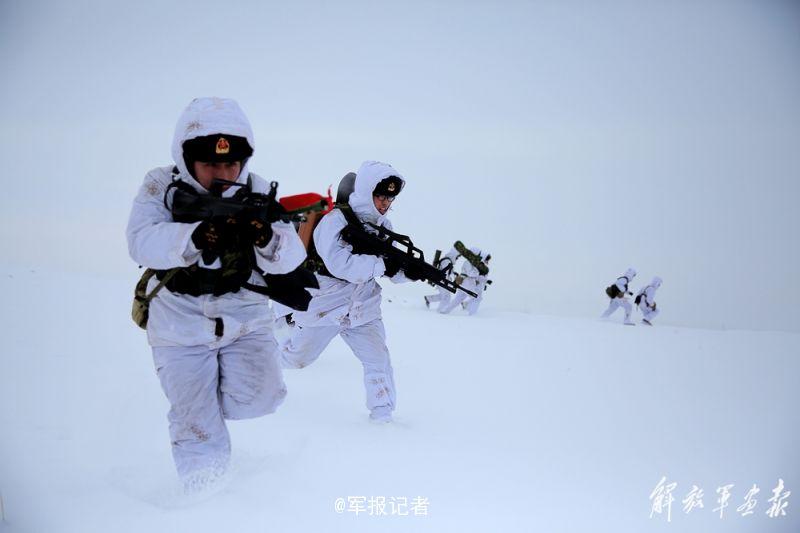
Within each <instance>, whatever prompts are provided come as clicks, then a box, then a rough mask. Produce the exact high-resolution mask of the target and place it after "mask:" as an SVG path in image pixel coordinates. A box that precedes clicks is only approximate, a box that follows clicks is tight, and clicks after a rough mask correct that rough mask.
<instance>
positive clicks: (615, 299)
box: [600, 268, 636, 326]
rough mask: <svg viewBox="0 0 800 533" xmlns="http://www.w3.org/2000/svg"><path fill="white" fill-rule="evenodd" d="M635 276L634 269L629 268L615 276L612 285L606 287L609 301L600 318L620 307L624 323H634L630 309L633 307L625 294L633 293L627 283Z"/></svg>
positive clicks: (609, 314) (630, 324) (607, 315)
mask: <svg viewBox="0 0 800 533" xmlns="http://www.w3.org/2000/svg"><path fill="white" fill-rule="evenodd" d="M635 276H636V270H634V269H632V268H629V269H628V270H626V271H625V273H624V274H623V275H621V276H620V277H618V278H617V281H615V282H614V284H613V285H609V286H608V287H606V294H607V295H608V297H609V299H610V301H609V302H608V309H606V310H605V312H604V313H603V314H602V315H601V316H600V318H608V317H609V316H611V314H612V313H613V312H614V311H616V310H617V309H618V308H620V307H622V308H623V309H624V310H625V325H627V326H633V325H634V323H633V322H631V311H633V307H632V306H631V303H630V302H629V301H628V298H627V296H628V295H633V293H632V292H631V291H630V290H629V289H628V285H629V284H630V282H631V281H632V280H633V278H634V277H635Z"/></svg>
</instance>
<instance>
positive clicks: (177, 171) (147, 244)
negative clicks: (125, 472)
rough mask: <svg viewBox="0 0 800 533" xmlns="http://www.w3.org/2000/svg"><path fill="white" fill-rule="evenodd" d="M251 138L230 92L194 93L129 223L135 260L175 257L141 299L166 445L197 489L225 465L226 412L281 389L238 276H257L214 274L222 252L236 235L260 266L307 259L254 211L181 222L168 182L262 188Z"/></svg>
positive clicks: (265, 319) (256, 405)
mask: <svg viewBox="0 0 800 533" xmlns="http://www.w3.org/2000/svg"><path fill="white" fill-rule="evenodd" d="M254 146H255V145H254V142H253V132H252V130H251V127H250V124H249V122H248V120H247V118H246V117H245V115H244V113H243V112H242V110H241V109H240V108H239V106H238V104H237V103H236V102H235V101H233V100H227V99H220V98H198V99H195V100H193V101H192V102H191V103H190V104H189V106H188V107H187V108H186V110H185V111H184V112H183V114H182V115H181V117H180V119H179V120H178V123H177V126H176V128H175V135H174V139H173V143H172V156H173V160H174V163H175V164H174V165H170V166H165V167H161V168H156V169H153V170H151V171H150V172H148V173H147V175H146V176H145V178H144V183H143V184H142V186H141V188H140V189H139V193H138V195H137V196H136V199H135V200H134V203H133V209H132V210H131V213H130V219H129V221H128V228H127V238H128V249H129V252H130V255H131V257H132V258H133V260H134V261H136V262H137V263H138V264H140V265H143V266H145V267H149V268H151V269H156V270H157V272H158V274H157V276H156V277H158V279H162V278H164V276H165V273H166V272H167V271H168V270H171V269H173V268H176V267H180V269H179V270H177V271H176V272H177V273H176V274H175V275H174V277H172V278H170V279H169V281H168V282H167V283H166V285H165V286H164V288H163V289H162V290H160V291H159V292H158V293H157V296H156V297H155V298H154V299H153V300H152V301H151V303H150V309H149V319H148V322H147V339H148V342H149V344H150V346H151V347H152V351H153V358H154V361H155V367H156V371H157V373H158V377H159V380H160V381H161V386H162V388H163V390H164V393H165V394H166V396H167V399H168V400H169V402H170V405H171V409H170V411H169V415H168V419H169V433H170V437H171V442H172V454H173V458H174V460H175V465H176V467H177V470H178V474H179V475H180V477H181V479H182V480H183V482H184V487H185V488H186V490H187V491H194V490H200V489H203V488H204V487H205V486H206V485H207V484H209V483H213V482H214V481H217V480H218V479H219V477H220V476H221V475H222V474H223V473H224V472H225V469H226V468H227V465H228V461H229V457H230V439H229V436H228V430H227V427H226V425H225V420H226V419H227V420H238V419H245V418H254V417H258V416H262V415H265V414H268V413H272V412H273V411H275V409H276V408H277V407H278V406H279V405H280V404H281V402H282V401H283V399H284V397H285V396H286V387H285V385H284V382H283V376H282V373H281V369H280V365H279V361H278V347H277V343H276V341H275V338H274V336H273V333H272V330H271V324H272V314H271V311H270V310H269V307H268V305H267V299H266V298H265V296H263V295H261V294H257V293H256V292H251V291H250V290H246V289H245V288H240V285H243V284H244V283H246V282H249V283H251V284H254V285H263V280H262V279H261V277H260V275H259V274H258V273H256V272H254V271H253V270H252V269H253V266H252V265H253V264H252V262H246V263H244V266H241V267H239V268H238V269H237V270H236V276H235V278H236V279H233V280H232V281H223V280H222V276H221V266H222V263H221V261H220V257H223V252H225V253H229V252H230V250H233V249H234V248H232V246H234V243H235V246H236V248H235V249H236V250H237V253H239V254H242V255H244V254H248V256H250V257H252V258H254V259H251V260H250V261H253V260H254V261H255V263H256V264H257V267H258V268H260V269H261V270H262V271H264V272H266V273H270V274H285V273H288V272H291V271H293V270H294V269H295V268H297V267H298V266H299V265H300V264H301V263H302V261H303V260H304V258H305V249H304V247H303V244H302V242H301V241H300V239H299V238H298V236H297V233H296V232H295V230H294V228H293V227H292V226H291V225H290V224H288V223H284V222H273V223H269V222H267V221H264V220H259V219H257V218H255V217H251V219H248V220H240V221H235V220H229V221H227V222H222V221H216V220H212V221H201V222H195V223H179V222H175V221H174V220H173V217H172V213H171V211H170V209H168V207H167V205H170V201H171V197H172V196H173V195H174V188H175V185H180V186H181V187H184V188H185V187H190V188H191V189H193V190H194V191H196V192H197V193H200V194H208V193H209V190H211V189H212V184H213V183H214V181H215V180H225V181H230V182H236V183H239V184H244V185H246V186H249V187H250V188H251V190H252V191H254V192H259V193H266V192H267V188H268V186H267V183H266V182H265V181H264V180H263V179H261V178H260V177H258V176H256V175H255V174H250V173H249V172H248V164H247V163H248V160H249V158H250V156H251V154H252V153H253V148H254ZM173 183H174V185H172V187H170V186H171V184H173ZM217 187H218V186H217ZM239 188H240V187H233V186H227V185H224V186H222V187H218V188H217V192H218V193H219V194H221V196H223V197H230V196H233V195H234V194H235V192H236V190H237V189H239ZM251 252H252V253H251ZM156 277H154V278H152V279H150V283H149V286H148V293H149V292H151V291H152V290H153V287H154V286H155V285H156V284H157V283H158V282H157V279H156ZM226 279H227V278H226Z"/></svg>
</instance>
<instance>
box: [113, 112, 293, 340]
mask: <svg viewBox="0 0 800 533" xmlns="http://www.w3.org/2000/svg"><path fill="white" fill-rule="evenodd" d="M215 133H228V134H230V135H237V136H241V137H246V138H247V141H248V143H250V145H251V146H252V147H254V144H253V133H252V130H251V128H250V124H249V123H248V121H247V118H246V117H245V115H244V113H243V112H242V111H241V109H240V108H239V106H238V105H237V104H236V102H234V101H232V100H223V99H219V98H199V99H195V100H194V101H192V103H191V104H189V107H187V109H186V110H185V111H184V113H183V115H182V116H181V118H180V119H179V120H178V124H177V127H176V129H175V136H174V139H173V145H172V156H173V159H174V161H175V165H174V167H173V166H166V167H160V168H156V169H153V170H151V171H150V172H148V173H147V175H146V176H145V178H144V183H143V184H142V186H141V188H140V189H139V193H138V194H137V196H136V199H135V200H134V202H133V208H132V209H131V213H130V218H129V219H128V228H127V238H128V251H129V253H130V256H131V258H133V260H134V261H136V262H137V263H138V264H140V265H142V266H144V267H148V268H154V269H159V270H167V269H171V268H174V267H188V266H191V265H193V264H195V263H198V264H199V266H201V267H202V268H209V269H217V268H220V266H221V265H220V262H219V260H218V259H216V260H214V262H213V263H211V264H205V263H204V262H203V259H202V258H201V252H200V250H198V249H197V248H196V247H195V246H194V243H193V242H192V239H191V236H192V232H193V231H194V230H195V228H196V227H197V226H198V225H199V224H200V223H199V222H195V223H191V224H185V223H177V222H173V221H172V214H171V213H170V211H169V210H168V209H167V207H166V206H165V205H164V193H165V191H166V189H167V187H168V185H169V184H170V183H171V182H172V180H173V179H179V180H182V181H184V182H186V183H188V184H189V185H191V186H192V187H194V188H195V189H196V190H198V191H199V192H206V191H205V189H204V188H203V187H202V186H201V185H200V184H199V183H198V182H197V181H195V180H194V178H192V176H191V175H190V174H189V172H188V170H187V169H186V164H185V163H184V160H183V148H182V145H183V143H184V142H185V141H186V140H189V139H193V138H195V137H201V136H205V135H212V134H215ZM247 167H248V165H247V164H245V165H244V166H243V167H242V171H241V173H240V174H239V178H238V180H237V181H238V182H240V183H246V182H247V177H248V174H249V173H248V169H247ZM173 168H176V169H177V173H176V174H174V173H173ZM251 176H252V178H251V180H252V188H253V191H254V192H260V193H266V192H267V190H268V186H267V183H266V182H265V181H264V180H263V179H262V178H260V177H258V176H256V175H255V174H252V175H251ZM235 192H236V187H231V188H229V189H228V190H227V191H225V192H224V193H223V196H226V197H227V196H231V195H233V194H235ZM170 196H171V194H170ZM167 204H169V199H168V201H167ZM272 231H273V237H272V239H271V240H270V242H269V243H268V244H267V245H266V246H265V247H264V248H255V257H256V262H257V264H258V266H259V267H260V268H261V269H262V270H264V271H265V272H267V273H271V274H285V273H287V272H291V271H292V270H294V269H295V268H297V267H298V266H299V265H300V264H301V263H302V262H303V260H304V259H305V249H304V247H303V244H302V242H301V241H300V238H299V237H298V236H297V233H296V231H295V230H294V228H293V227H292V225H291V224H288V223H283V222H276V223H273V224H272ZM250 282H251V283H254V284H259V285H263V281H262V280H261V279H260V275H259V274H257V273H255V272H254V273H253V275H252V276H251V278H250ZM157 283H158V281H157V280H156V279H155V277H154V278H152V279H151V280H150V284H149V287H148V293H149V291H151V290H152V289H153V287H154V286H155V285H156V284H157ZM267 301H268V300H267V298H266V297H265V296H262V295H260V294H256V293H254V292H252V291H248V290H246V289H240V290H239V291H238V292H236V293H228V294H224V295H222V296H213V295H210V294H208V295H201V296H189V295H185V294H174V293H172V292H170V291H169V290H167V289H166V288H163V289H161V291H160V292H159V293H158V295H157V296H156V297H155V298H154V299H153V300H152V301H151V303H150V315H149V320H148V324H147V338H148V341H149V343H150V345H151V346H196V345H207V346H209V347H211V348H214V347H217V346H221V345H224V344H227V343H229V342H231V341H232V340H234V339H236V338H238V337H239V336H242V335H244V334H246V333H248V332H251V331H254V330H257V329H261V328H265V327H271V325H272V312H271V311H270V309H269V307H268V305H267ZM216 318H221V319H222V322H223V325H224V333H223V336H222V337H217V336H216V335H215V330H216V321H215V319H216Z"/></svg>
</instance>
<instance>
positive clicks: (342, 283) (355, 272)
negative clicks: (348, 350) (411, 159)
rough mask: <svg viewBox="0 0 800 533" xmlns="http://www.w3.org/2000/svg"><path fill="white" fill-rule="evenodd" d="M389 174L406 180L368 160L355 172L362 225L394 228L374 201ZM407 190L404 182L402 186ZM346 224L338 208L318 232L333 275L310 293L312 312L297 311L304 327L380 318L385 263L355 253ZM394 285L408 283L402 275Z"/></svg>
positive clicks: (353, 198)
mask: <svg viewBox="0 0 800 533" xmlns="http://www.w3.org/2000/svg"><path fill="white" fill-rule="evenodd" d="M389 176H397V177H398V178H400V179H401V180H403V177H402V176H401V175H400V174H399V173H398V172H397V171H396V170H395V169H394V168H392V167H391V166H390V165H388V164H386V163H380V162H377V161H365V162H364V163H363V164H362V165H361V167H360V168H359V169H358V172H357V173H356V181H355V190H354V191H353V193H352V194H351V195H350V199H349V204H350V207H351V208H352V210H353V212H354V213H355V214H356V216H357V217H358V218H359V219H360V220H362V221H368V222H372V223H374V224H376V225H379V226H384V227H386V228H387V229H389V230H391V229H392V225H391V222H390V221H389V219H388V218H387V217H386V215H381V214H380V212H378V210H377V209H376V208H375V204H374V203H373V201H372V191H373V190H375V186H376V185H377V184H378V183H379V182H380V181H381V180H383V179H385V178H388V177H389ZM404 186H405V180H403V183H402V185H401V189H400V190H401V191H402V188H403V187H404ZM346 225H347V221H346V220H345V217H344V214H343V213H342V212H341V211H340V210H339V209H334V210H333V211H331V212H330V213H328V214H327V215H325V216H324V217H323V218H322V220H321V221H320V223H319V225H317V227H316V229H315V230H314V245H315V247H316V249H317V253H318V254H319V256H320V258H321V259H322V261H323V262H324V263H325V266H326V267H327V268H328V270H329V271H330V273H331V274H333V275H334V276H336V278H339V279H335V278H331V277H328V276H320V275H318V276H317V279H318V280H319V290H316V291H315V290H313V289H312V290H311V291H309V292H311V293H312V294H313V295H314V297H313V299H312V300H311V304H310V305H309V308H308V311H306V312H302V313H301V312H295V313H294V314H293V318H294V320H295V322H296V323H297V324H298V325H300V326H302V327H308V326H331V325H339V326H343V327H357V326H360V325H362V324H366V323H368V322H371V321H372V320H375V319H376V318H380V317H381V287H380V285H378V283H377V282H376V281H375V280H376V278H379V277H381V276H382V275H383V273H384V272H385V271H386V265H385V264H384V262H383V259H382V258H380V257H376V256H374V255H362V254H354V253H353V247H352V246H350V245H349V244H347V243H346V242H344V241H343V240H342V238H341V235H340V233H341V231H342V230H343V229H344V228H345V226H346ZM391 281H393V282H395V283H401V282H405V281H408V280H407V279H406V277H405V276H404V275H403V274H402V272H400V273H398V274H396V275H395V276H393V277H392V278H391Z"/></svg>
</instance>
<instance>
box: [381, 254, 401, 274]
mask: <svg viewBox="0 0 800 533" xmlns="http://www.w3.org/2000/svg"><path fill="white" fill-rule="evenodd" d="M383 264H384V265H385V266H386V270H384V272H383V275H384V276H386V277H387V278H392V277H394V276H395V274H397V273H398V272H399V271H400V261H397V260H396V259H393V258H391V257H384V258H383Z"/></svg>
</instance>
